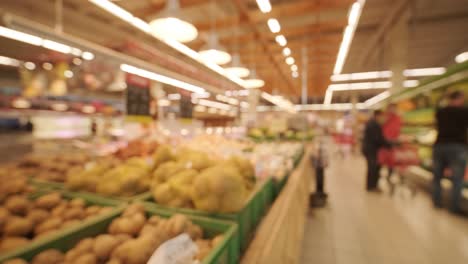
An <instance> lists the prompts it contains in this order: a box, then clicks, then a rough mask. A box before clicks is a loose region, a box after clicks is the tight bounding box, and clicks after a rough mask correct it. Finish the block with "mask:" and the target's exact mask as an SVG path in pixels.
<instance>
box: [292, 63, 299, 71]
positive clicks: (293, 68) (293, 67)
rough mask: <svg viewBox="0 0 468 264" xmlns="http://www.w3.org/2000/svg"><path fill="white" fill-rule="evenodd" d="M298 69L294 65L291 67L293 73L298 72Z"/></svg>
mask: <svg viewBox="0 0 468 264" xmlns="http://www.w3.org/2000/svg"><path fill="white" fill-rule="evenodd" d="M297 70H298V68H297V65H296V64H294V65H291V71H293V72H297Z"/></svg>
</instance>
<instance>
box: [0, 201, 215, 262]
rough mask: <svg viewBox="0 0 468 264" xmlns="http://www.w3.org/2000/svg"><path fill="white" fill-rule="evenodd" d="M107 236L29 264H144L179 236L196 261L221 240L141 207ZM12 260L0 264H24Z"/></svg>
mask: <svg viewBox="0 0 468 264" xmlns="http://www.w3.org/2000/svg"><path fill="white" fill-rule="evenodd" d="M107 231H108V233H107V234H101V235H98V236H96V237H92V238H85V239H82V240H81V241H79V242H78V243H77V244H76V245H75V247H73V248H72V249H70V250H68V251H67V252H66V253H62V252H60V251H58V250H56V249H49V250H46V251H43V252H41V253H40V254H38V255H36V256H35V257H34V258H33V259H32V261H31V264H59V263H60V264H145V263H147V261H148V260H149V258H150V257H151V255H152V254H153V252H154V251H155V250H156V249H157V248H158V247H159V246H160V245H161V244H163V243H164V242H165V241H167V240H169V239H171V238H174V237H176V236H178V235H180V234H182V233H187V234H189V235H190V237H191V238H192V240H194V241H195V242H196V244H197V246H198V248H199V252H198V255H197V256H196V259H197V260H202V259H203V258H204V257H206V256H207V255H208V253H209V252H210V251H211V249H212V248H213V247H215V246H216V245H218V243H220V242H221V241H222V239H223V237H222V236H217V237H215V238H214V239H212V240H208V239H203V230H202V229H201V228H200V227H199V226H197V225H195V224H193V223H192V222H191V221H190V220H189V219H188V218H187V217H186V216H184V215H180V214H177V215H173V216H172V217H171V218H169V219H164V218H161V217H159V216H151V217H146V215H145V212H144V207H143V206H142V205H141V204H132V205H130V206H128V207H127V208H126V210H125V211H124V212H123V214H122V215H121V216H120V217H118V218H116V219H114V220H113V221H112V223H111V224H110V225H109V226H108V230H107ZM24 263H27V262H26V261H24V260H22V259H12V260H10V261H7V262H4V264H24Z"/></svg>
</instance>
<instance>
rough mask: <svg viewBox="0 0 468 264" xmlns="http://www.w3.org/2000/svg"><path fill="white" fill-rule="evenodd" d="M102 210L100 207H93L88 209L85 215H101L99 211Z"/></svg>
mask: <svg viewBox="0 0 468 264" xmlns="http://www.w3.org/2000/svg"><path fill="white" fill-rule="evenodd" d="M100 210H101V207H100V206H98V205H91V206H89V207H86V209H85V214H86V216H87V217H88V216H93V215H96V214H99V211H100Z"/></svg>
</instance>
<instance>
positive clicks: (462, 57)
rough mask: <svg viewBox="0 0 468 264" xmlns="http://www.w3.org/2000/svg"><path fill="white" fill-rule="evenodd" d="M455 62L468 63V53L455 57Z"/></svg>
mask: <svg viewBox="0 0 468 264" xmlns="http://www.w3.org/2000/svg"><path fill="white" fill-rule="evenodd" d="M455 61H456V62H457V63H462V62H465V61H468V51H467V52H463V53H460V54H458V55H457V56H456V57H455Z"/></svg>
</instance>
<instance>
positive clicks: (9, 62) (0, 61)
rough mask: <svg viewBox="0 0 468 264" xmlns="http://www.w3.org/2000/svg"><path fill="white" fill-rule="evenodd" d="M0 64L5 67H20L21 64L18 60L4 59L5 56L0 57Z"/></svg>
mask: <svg viewBox="0 0 468 264" xmlns="http://www.w3.org/2000/svg"><path fill="white" fill-rule="evenodd" d="M0 64H2V65H7V66H13V67H18V66H20V64H21V62H20V61H19V60H17V59H13V58H9V57H5V56H0Z"/></svg>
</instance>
